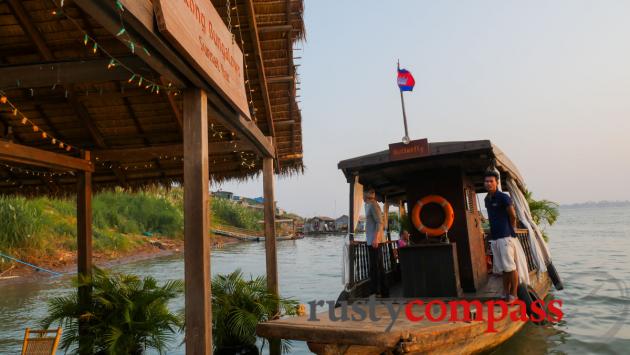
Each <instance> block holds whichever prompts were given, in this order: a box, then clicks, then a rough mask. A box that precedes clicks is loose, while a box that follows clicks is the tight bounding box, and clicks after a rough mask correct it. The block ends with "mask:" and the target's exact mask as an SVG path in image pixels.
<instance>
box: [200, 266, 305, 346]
mask: <svg viewBox="0 0 630 355" xmlns="http://www.w3.org/2000/svg"><path fill="white" fill-rule="evenodd" d="M297 306H298V302H297V301H295V300H292V299H288V298H280V297H278V296H276V295H274V294H272V293H271V292H269V291H268V290H267V282H266V280H265V277H264V276H259V277H257V278H250V279H249V280H246V279H244V278H243V274H242V272H241V270H240V269H237V270H236V271H234V272H232V273H230V274H227V275H216V276H215V277H213V279H212V337H213V343H214V346H215V352H214V353H215V354H218V355H227V354H259V351H258V348H257V347H256V339H257V338H256V325H257V324H258V323H259V322H264V321H267V320H271V319H273V318H275V317H276V316H283V315H295V314H296V312H297ZM276 310H279V313H276ZM264 344H265V340H264V339H263V342H262V346H264ZM282 348H283V351H285V352H286V351H288V350H289V349H290V342H289V341H288V340H283V341H282Z"/></svg>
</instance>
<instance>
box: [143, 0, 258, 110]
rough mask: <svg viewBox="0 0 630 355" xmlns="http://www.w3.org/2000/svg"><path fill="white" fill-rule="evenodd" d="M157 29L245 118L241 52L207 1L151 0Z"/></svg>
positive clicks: (245, 103)
mask: <svg viewBox="0 0 630 355" xmlns="http://www.w3.org/2000/svg"><path fill="white" fill-rule="evenodd" d="M153 3H154V7H155V14H156V17H157V23H158V28H159V30H160V32H161V33H162V34H164V36H165V37H166V39H167V40H168V41H169V42H171V44H172V45H173V46H175V47H176V48H177V50H178V51H179V52H180V53H181V54H182V55H184V56H185V57H186V59H187V60H188V61H189V62H190V64H192V65H193V66H194V67H195V69H197V71H198V72H199V73H200V74H201V75H203V76H204V77H205V78H206V80H208V81H209V82H210V83H212V84H214V86H215V87H216V88H217V89H218V90H219V91H220V92H221V93H222V94H223V95H224V96H225V97H226V98H227V99H228V100H229V101H230V102H231V103H232V104H233V105H234V106H236V107H237V108H238V109H239V110H240V111H241V113H242V114H243V115H244V116H245V117H248V118H249V116H250V113H249V106H248V104H247V96H246V94H245V80H244V72H243V52H241V49H240V48H239V46H238V44H237V43H236V40H234V39H233V38H232V33H230V30H228V28H227V27H226V26H225V23H224V22H223V20H222V19H221V16H220V15H219V13H218V12H217V10H216V9H215V8H214V6H213V5H212V2H211V1H210V0H154V1H153Z"/></svg>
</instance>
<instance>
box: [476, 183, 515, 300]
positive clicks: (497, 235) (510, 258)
mask: <svg viewBox="0 0 630 355" xmlns="http://www.w3.org/2000/svg"><path fill="white" fill-rule="evenodd" d="M498 184H499V174H498V173H497V172H496V171H488V172H486V174H485V176H484V186H485V188H486V190H487V191H488V195H487V196H486V198H485V205H486V209H487V210H488V220H489V221H490V248H491V250H492V265H493V267H492V268H493V271H494V272H495V273H503V292H504V294H505V299H506V301H508V302H513V301H515V300H516V298H517V296H516V289H517V287H518V273H517V271H516V243H518V240H517V239H516V238H515V236H516V234H515V233H514V231H515V229H516V211H515V210H514V204H513V203H512V199H511V198H510V196H509V195H508V194H506V193H504V192H501V191H499V189H498Z"/></svg>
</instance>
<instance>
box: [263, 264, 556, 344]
mask: <svg viewBox="0 0 630 355" xmlns="http://www.w3.org/2000/svg"><path fill="white" fill-rule="evenodd" d="M530 277H531V281H532V286H534V289H535V290H536V291H537V293H538V294H539V295H540V296H541V298H544V297H545V296H546V295H547V292H548V290H549V287H550V285H551V284H550V281H549V278H548V277H547V274H546V273H545V274H542V275H541V277H538V276H537V275H536V274H533V273H532V274H531V275H530ZM491 280H492V281H490V282H489V283H488V287H486V288H485V289H484V290H482V291H480V292H479V293H478V294H476V295H471V294H467V295H465V296H464V298H466V299H479V300H482V301H483V300H488V299H492V298H495V297H496V295H497V294H499V293H498V292H499V291H500V290H501V288H500V287H501V284H500V278H491ZM443 300H444V301H446V302H447V301H449V300H452V299H443ZM355 301H356V300H355ZM428 301H429V300H425V302H428ZM399 302H400V303H399V305H400V314H399V316H398V318H397V319H396V321H395V322H394V323H393V325H391V323H392V316H391V315H390V311H389V310H388V308H387V306H386V305H384V304H379V305H377V306H376V307H375V312H374V314H375V316H376V319H377V320H376V321H371V320H370V319H369V318H366V319H364V320H362V321H353V320H347V321H340V320H337V321H335V320H333V319H331V317H330V314H329V310H328V308H327V305H326V306H325V308H319V309H318V310H322V312H319V313H317V319H319V321H314V320H309V315H308V312H309V309H308V307H309V306H308V305H307V315H306V316H301V317H293V318H285V319H279V320H274V321H270V322H266V323H261V324H259V325H258V328H257V333H258V335H260V336H263V337H278V338H285V339H295V340H303V341H307V342H308V344H309V348H310V349H311V351H313V352H315V353H318V354H380V353H381V352H384V351H387V350H394V349H396V350H397V351H398V352H400V353H420V352H421V353H425V352H430V353H460V354H463V353H475V352H479V351H483V350H486V349H489V348H492V347H495V346H497V345H499V344H501V343H502V342H504V341H505V340H507V339H508V338H510V337H511V336H512V335H513V334H514V333H516V332H517V331H518V330H519V329H520V328H521V327H522V326H523V325H524V324H525V323H523V322H512V321H510V320H509V317H507V319H503V320H501V321H496V322H495V328H496V329H497V332H496V333H487V332H486V329H487V327H488V324H487V321H472V322H464V321H458V322H451V321H447V320H445V321H440V322H430V321H428V320H426V319H424V320H422V321H419V322H412V321H411V320H409V319H407V317H406V316H405V313H404V305H405V304H406V303H407V302H408V300H404V299H402V300H400V301H399ZM436 307H437V306H436ZM511 307H516V306H511ZM366 309H367V308H366ZM394 309H395V310H397V309H398V308H394ZM511 309H513V308H510V310H511ZM341 312H342V308H336V309H335V316H336V317H339V316H340V315H341ZM347 312H348V313H347V314H348V317H349V318H350V319H352V316H353V315H354V316H355V317H358V318H360V315H359V314H358V313H356V312H355V311H353V309H352V307H348V308H347ZM416 312H419V309H418V310H417V311H416ZM448 312H449V313H448V314H449V315H450V310H448ZM497 312H500V311H499V309H498V307H497V308H496V309H495V314H497V317H498V313H497ZM433 314H439V312H438V309H437V308H434V313H433ZM459 314H460V317H461V315H462V314H461V310H460V311H459ZM368 317H369V315H368ZM355 319H356V318H355ZM447 319H448V317H447ZM484 319H487V314H484ZM390 325H391V329H390V330H389V331H386V329H387V328H388V327H389V326H390Z"/></svg>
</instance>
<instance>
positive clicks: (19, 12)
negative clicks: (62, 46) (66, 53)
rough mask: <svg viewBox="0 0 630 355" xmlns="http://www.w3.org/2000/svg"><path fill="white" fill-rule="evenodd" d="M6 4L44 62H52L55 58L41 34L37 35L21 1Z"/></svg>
mask: <svg viewBox="0 0 630 355" xmlns="http://www.w3.org/2000/svg"><path fill="white" fill-rule="evenodd" d="M7 3H8V4H9V8H10V9H11V12H12V13H13V15H14V16H15V18H17V20H18V22H19V23H20V26H21V27H22V29H23V30H24V33H26V36H27V37H28V38H29V39H30V40H31V42H33V44H34V45H35V47H37V50H38V51H39V53H40V54H41V56H42V57H43V58H44V60H54V59H55V57H54V56H53V53H52V51H51V50H50V48H48V45H46V41H44V38H43V37H42V34H41V33H39V30H38V29H37V27H35V25H33V21H32V20H31V17H30V16H29V14H28V12H27V11H26V9H25V8H24V5H22V1H21V0H8V1H7Z"/></svg>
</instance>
